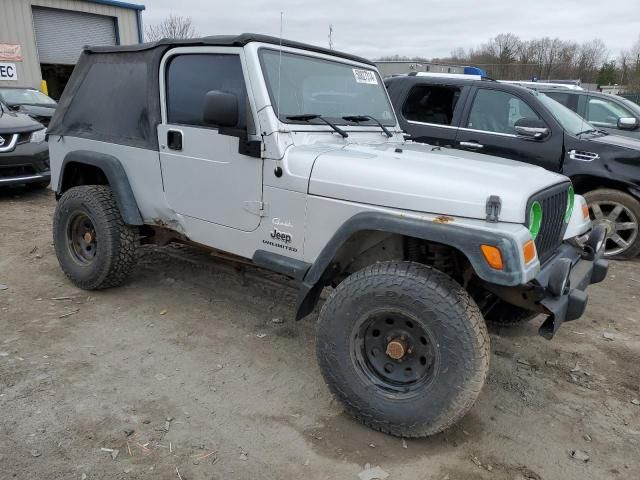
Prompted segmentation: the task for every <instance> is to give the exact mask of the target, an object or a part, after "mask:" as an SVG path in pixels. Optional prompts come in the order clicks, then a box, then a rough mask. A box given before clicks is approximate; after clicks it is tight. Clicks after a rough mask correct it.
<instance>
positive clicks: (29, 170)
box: [0, 165, 36, 178]
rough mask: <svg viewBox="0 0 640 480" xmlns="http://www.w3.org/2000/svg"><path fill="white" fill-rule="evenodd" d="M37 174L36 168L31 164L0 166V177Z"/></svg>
mask: <svg viewBox="0 0 640 480" xmlns="http://www.w3.org/2000/svg"><path fill="white" fill-rule="evenodd" d="M35 174H36V169H35V168H33V166H31V165H21V166H16V167H0V178H13V177H27V176H29V175H35Z"/></svg>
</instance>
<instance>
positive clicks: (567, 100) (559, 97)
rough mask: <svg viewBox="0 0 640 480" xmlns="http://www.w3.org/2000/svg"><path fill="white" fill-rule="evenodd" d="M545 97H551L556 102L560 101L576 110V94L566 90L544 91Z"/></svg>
mask: <svg viewBox="0 0 640 480" xmlns="http://www.w3.org/2000/svg"><path fill="white" fill-rule="evenodd" d="M544 94H545V95H546V96H547V97H551V98H553V99H554V100H555V101H556V102H559V103H561V104H562V105H564V106H565V107H567V108H570V109H571V110H573V111H574V112H577V111H578V95H574V94H571V93H566V92H544Z"/></svg>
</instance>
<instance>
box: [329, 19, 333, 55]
mask: <svg viewBox="0 0 640 480" xmlns="http://www.w3.org/2000/svg"><path fill="white" fill-rule="evenodd" d="M329 50H333V24H332V23H331V24H329Z"/></svg>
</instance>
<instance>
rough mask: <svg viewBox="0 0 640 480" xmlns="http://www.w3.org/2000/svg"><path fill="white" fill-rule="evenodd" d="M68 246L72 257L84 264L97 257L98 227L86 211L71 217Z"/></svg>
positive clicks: (68, 227) (68, 229)
mask: <svg viewBox="0 0 640 480" xmlns="http://www.w3.org/2000/svg"><path fill="white" fill-rule="evenodd" d="M67 246H68V249H69V253H70V254H71V256H72V258H73V259H74V260H76V261H77V262H79V263H81V264H83V265H87V264H89V263H91V262H93V260H94V259H95V257H96V253H97V250H98V241H97V238H96V229H95V227H94V225H93V221H92V220H91V218H90V217H89V216H88V215H87V214H86V213H85V212H75V213H73V214H72V215H71V216H70V217H69V222H68V223H67Z"/></svg>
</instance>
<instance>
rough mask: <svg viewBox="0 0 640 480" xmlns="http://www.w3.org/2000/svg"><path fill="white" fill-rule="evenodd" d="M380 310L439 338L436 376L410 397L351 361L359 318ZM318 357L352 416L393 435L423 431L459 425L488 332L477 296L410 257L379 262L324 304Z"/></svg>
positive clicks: (481, 365) (485, 358)
mask: <svg viewBox="0 0 640 480" xmlns="http://www.w3.org/2000/svg"><path fill="white" fill-rule="evenodd" d="M380 311H382V312H383V313H382V315H383V316H384V315H387V313H386V312H403V314H407V315H408V316H410V317H411V318H413V319H415V323H416V324H417V325H416V326H418V327H420V328H422V329H424V330H423V331H425V332H426V333H427V334H428V335H429V336H430V338H431V339H432V340H434V341H433V342H430V343H432V344H433V347H434V352H435V356H434V358H437V361H434V363H433V365H434V367H433V374H432V376H431V377H430V380H429V381H428V382H427V383H424V384H419V385H418V386H417V387H416V388H417V390H416V391H415V392H412V394H411V395H408V394H407V395H405V394H396V393H393V394H389V392H388V391H387V390H385V389H384V388H383V387H381V386H380V385H378V384H376V383H374V382H371V381H367V379H366V378H364V377H363V375H362V373H361V369H362V367H361V366H359V365H362V363H358V362H357V361H356V360H355V359H354V354H353V348H354V347H353V342H354V338H355V339H356V340H355V341H356V342H357V341H358V340H357V337H358V336H359V335H360V336H361V334H360V333H358V332H359V330H358V323H359V322H360V324H362V319H363V318H364V319H366V318H368V316H371V315H379V314H380V313H379V312H380ZM362 344H363V345H364V344H365V343H364V340H363V341H362ZM385 354H386V352H385ZM317 356H318V362H319V364H320V369H321V371H322V375H323V376H324V379H325V381H326V383H327V384H328V386H329V388H330V390H331V392H332V393H333V394H334V395H335V396H336V397H337V398H338V399H339V400H340V401H341V402H342V403H343V404H344V406H345V409H346V410H347V412H348V413H350V414H351V415H352V416H353V417H355V418H356V419H358V420H360V421H361V422H362V423H364V424H365V425H367V426H369V427H371V428H373V429H375V430H379V431H381V432H384V433H388V434H391V435H396V436H401V437H424V436H429V435H434V434H436V433H438V432H441V431H443V430H445V429H447V428H448V427H450V426H451V425H453V424H455V423H456V422H458V421H459V420H460V419H461V418H462V417H463V416H464V415H465V414H466V413H467V412H468V411H469V410H470V409H471V407H472V406H473V404H474V403H475V401H476V399H477V398H478V395H479V394H480V391H481V390H482V387H483V385H484V382H485V379H486V376H487V372H488V370H489V357H490V351H489V335H488V333H487V328H486V325H485V322H484V320H483V318H482V315H481V313H480V311H479V309H478V307H477V305H476V303H475V302H474V300H473V299H472V298H471V297H470V296H469V295H468V294H467V292H466V291H465V290H464V289H463V288H462V287H461V286H460V285H459V284H458V283H456V282H455V281H453V280H452V279H451V278H450V277H448V276H447V275H445V274H444V273H442V272H439V271H437V270H435V269H433V268H430V267H427V266H424V265H421V264H417V263H413V262H382V263H378V264H375V265H372V266H369V267H367V268H364V269H363V270H360V271H358V272H356V273H354V274H352V275H351V276H349V277H347V278H346V279H345V280H344V281H343V282H342V283H340V284H339V285H338V287H337V288H336V289H335V290H334V291H333V293H332V294H331V295H330V296H329V298H328V299H327V301H326V302H325V303H324V305H323V307H322V310H321V312H320V318H319V325H318V337H317ZM385 361H386V359H385ZM403 361H404V360H403ZM400 370H402V368H400Z"/></svg>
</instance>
